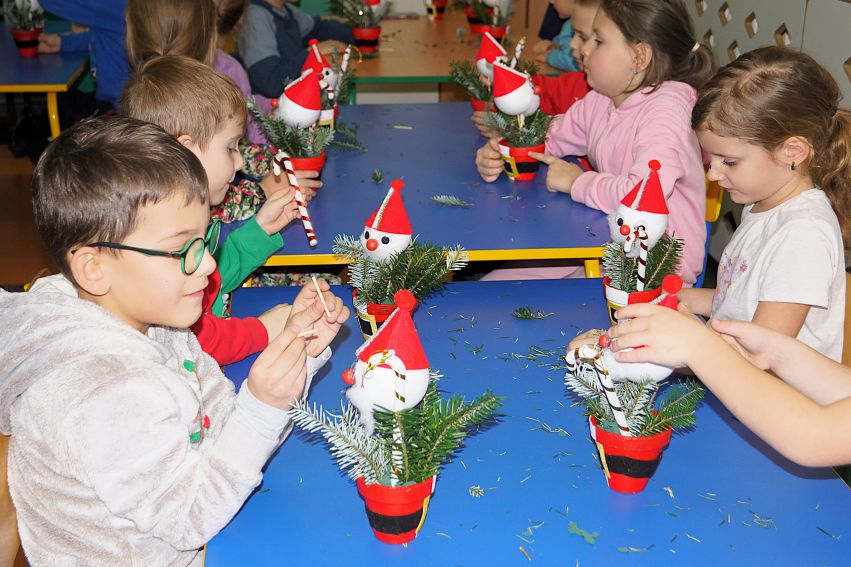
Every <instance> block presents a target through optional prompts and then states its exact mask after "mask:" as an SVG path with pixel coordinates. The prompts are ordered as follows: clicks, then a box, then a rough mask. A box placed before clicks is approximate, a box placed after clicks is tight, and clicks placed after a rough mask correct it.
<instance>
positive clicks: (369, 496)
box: [356, 477, 436, 544]
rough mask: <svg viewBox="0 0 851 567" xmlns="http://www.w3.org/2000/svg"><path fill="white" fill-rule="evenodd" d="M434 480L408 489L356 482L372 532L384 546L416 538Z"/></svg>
mask: <svg viewBox="0 0 851 567" xmlns="http://www.w3.org/2000/svg"><path fill="white" fill-rule="evenodd" d="M435 480H436V479H435V477H432V478H429V479H427V480H424V481H423V482H420V483H417V484H412V485H408V486H384V485H381V484H366V482H365V481H364V479H363V477H361V478H359V479H357V481H356V482H357V486H358V493H359V494H360V495H361V497H362V498H363V499H364V503H365V505H366V516H367V518H368V519H369V525H370V526H371V527H372V532H373V533H374V534H375V537H376V538H377V539H378V540H379V541H383V542H384V543H393V544H400V543H407V542H409V541H411V540H413V539H414V538H415V537H417V533H418V532H419V531H420V528H422V526H423V522H425V518H426V514H427V513H428V505H429V501H430V500H431V495H432V493H433V492H434V484H435Z"/></svg>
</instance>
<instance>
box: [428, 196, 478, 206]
mask: <svg viewBox="0 0 851 567" xmlns="http://www.w3.org/2000/svg"><path fill="white" fill-rule="evenodd" d="M431 200H432V201H434V202H435V203H437V204H438V205H446V206H449V207H464V208H467V207H472V206H473V205H474V203H470V202H468V201H464V200H463V199H459V198H458V197H456V196H455V195H433V196H432V198H431Z"/></svg>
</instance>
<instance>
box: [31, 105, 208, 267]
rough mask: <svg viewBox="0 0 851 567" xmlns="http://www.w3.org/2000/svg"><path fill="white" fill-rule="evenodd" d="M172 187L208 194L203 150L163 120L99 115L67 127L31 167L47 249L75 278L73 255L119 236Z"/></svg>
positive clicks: (188, 198) (203, 198)
mask: <svg viewBox="0 0 851 567" xmlns="http://www.w3.org/2000/svg"><path fill="white" fill-rule="evenodd" d="M174 194H178V195H182V196H183V198H184V200H185V202H186V203H190V202H194V201H200V202H202V203H206V202H207V199H208V191H207V175H206V173H204V167H203V166H202V165H201V162H200V161H198V158H197V157H195V154H193V153H192V152H191V151H189V150H188V149H187V148H185V147H184V146H183V145H182V144H180V142H178V141H177V140H176V139H175V138H174V137H173V136H170V135H169V134H168V133H167V132H165V131H164V130H163V129H162V128H160V127H158V126H156V125H154V124H149V123H146V122H142V121H139V120H133V119H130V118H118V117H113V118H97V119H90V120H85V121H83V122H79V123H78V124H75V125H74V126H72V127H71V128H68V129H67V130H65V131H64V132H62V134H61V135H60V136H59V137H58V138H56V140H54V141H53V143H51V144H50V145H49V146H47V149H46V150H45V151H44V153H43V154H42V156H41V159H39V161H38V165H36V168H35V173H34V175H33V192H32V202H33V212H34V214H35V221H36V226H38V231H39V233H40V234H41V238H42V240H43V241H44V244H45V246H46V247H47V251H48V253H49V254H50V256H51V258H53V260H54V261H55V262H56V264H57V265H58V266H59V268H60V269H61V270H62V273H63V274H65V275H66V276H67V277H69V278H71V274H70V269H69V267H68V259H67V255H68V253H69V252H71V251H72V250H73V249H74V248H75V247H79V246H84V245H86V244H88V243H90V242H92V241H95V240H106V241H110V242H121V241H122V240H124V238H126V237H127V235H128V234H130V233H131V232H132V231H133V230H134V229H135V228H136V222H137V218H138V213H139V209H140V208H141V207H144V206H146V205H153V204H156V203H158V202H160V201H163V200H165V199H168V198H169V197H171V196H172V195H174Z"/></svg>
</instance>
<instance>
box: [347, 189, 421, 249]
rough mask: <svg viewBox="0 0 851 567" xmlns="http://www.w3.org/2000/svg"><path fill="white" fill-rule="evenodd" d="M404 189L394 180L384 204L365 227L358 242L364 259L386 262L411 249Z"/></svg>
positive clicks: (410, 229) (410, 233)
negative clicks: (364, 256) (361, 247)
mask: <svg viewBox="0 0 851 567" xmlns="http://www.w3.org/2000/svg"><path fill="white" fill-rule="evenodd" d="M404 187H405V184H404V183H403V182H402V180H401V179H395V180H393V181H392V182H391V183H390V189H389V190H388V191H387V195H386V196H385V197H384V201H382V203H381V205H380V206H379V207H378V208H377V209H376V210H375V212H374V213H372V216H370V217H369V218H368V219H367V221H366V223H365V224H364V227H363V232H362V233H361V236H360V242H361V244H362V245H363V248H364V250H365V252H366V255H367V257H369V258H370V259H372V260H374V261H376V262H383V261H386V260H387V259H388V258H390V256H392V255H393V254H398V253H399V252H401V251H402V250H405V249H406V248H407V247H408V246H410V245H411V240H412V239H413V233H414V231H413V229H412V228H411V221H410V220H409V219H408V212H407V211H406V210H405V203H404V201H402V189H403V188H404Z"/></svg>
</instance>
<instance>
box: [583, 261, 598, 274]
mask: <svg viewBox="0 0 851 567" xmlns="http://www.w3.org/2000/svg"><path fill="white" fill-rule="evenodd" d="M585 277H586V278H599V277H600V259H599V258H591V259H588V260H585Z"/></svg>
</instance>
